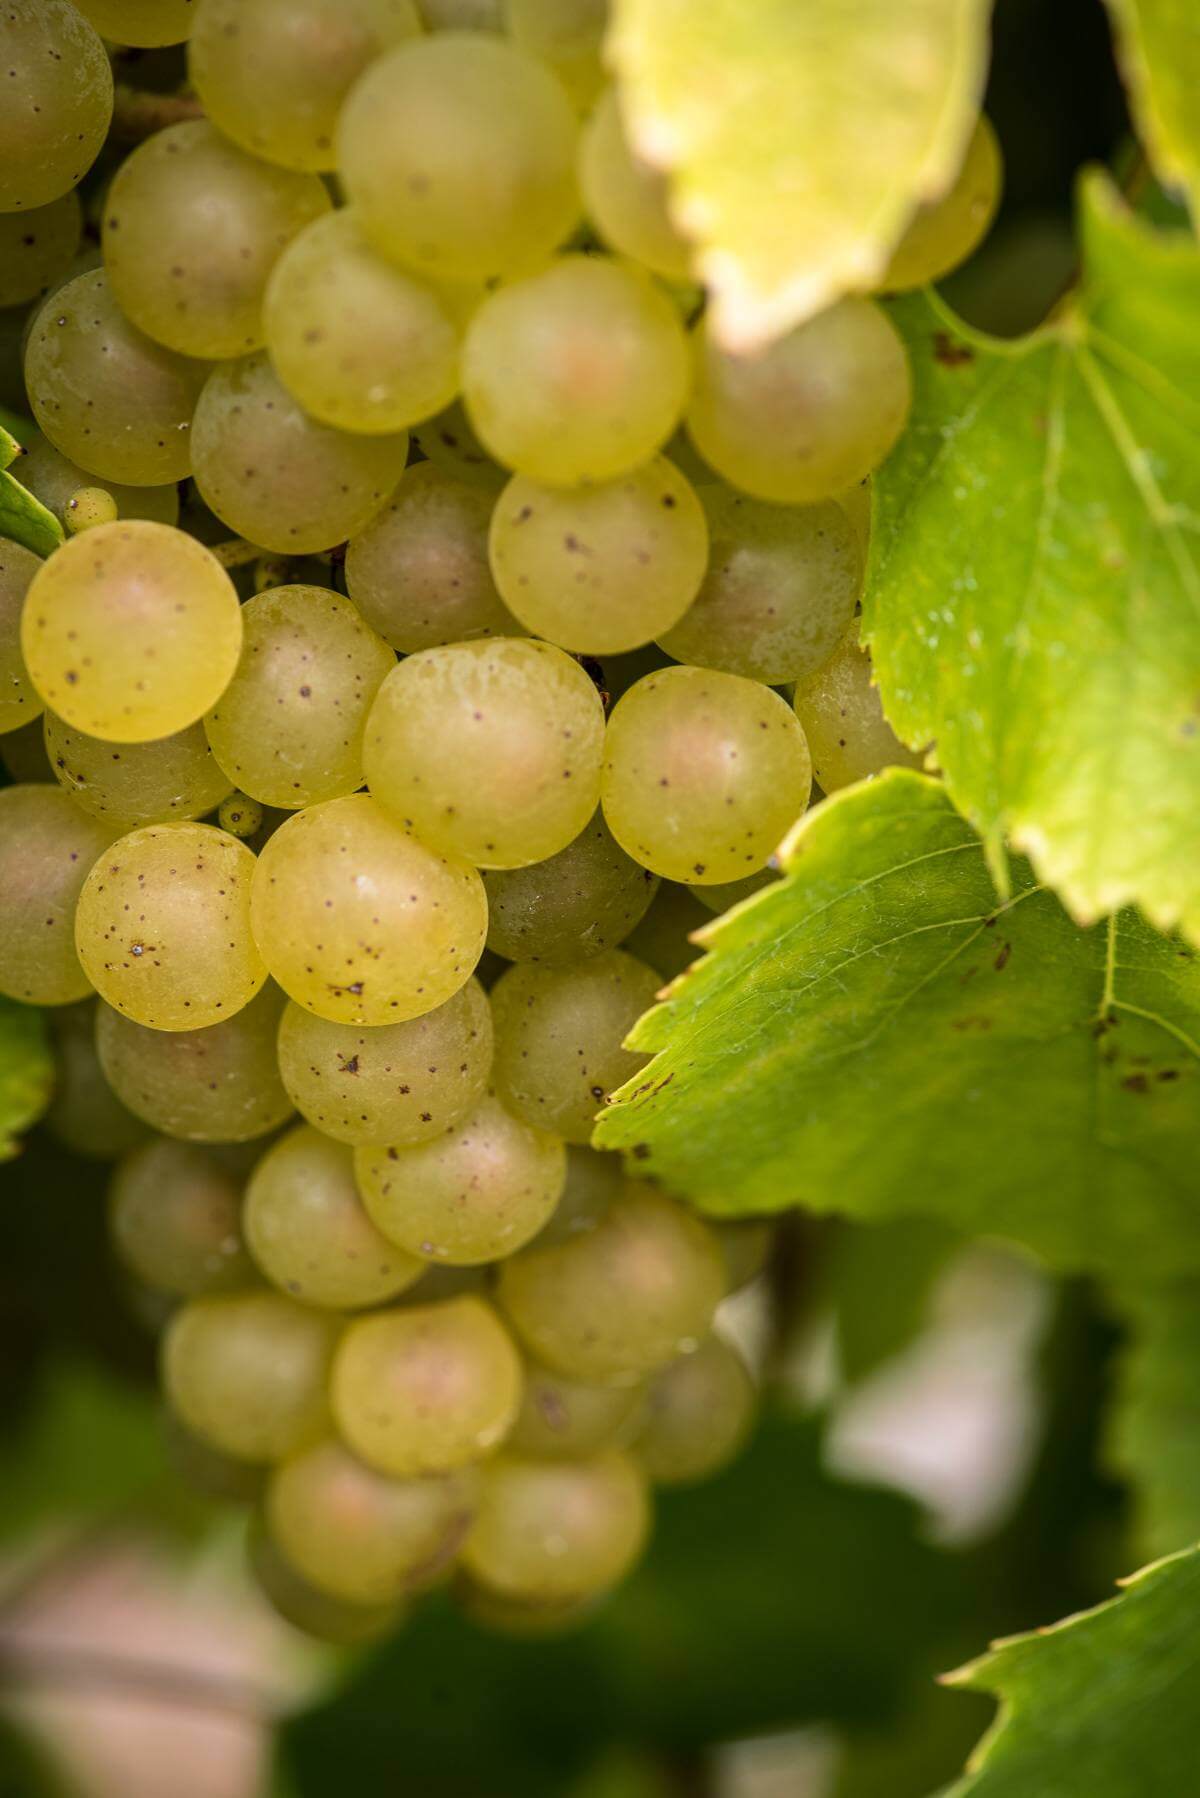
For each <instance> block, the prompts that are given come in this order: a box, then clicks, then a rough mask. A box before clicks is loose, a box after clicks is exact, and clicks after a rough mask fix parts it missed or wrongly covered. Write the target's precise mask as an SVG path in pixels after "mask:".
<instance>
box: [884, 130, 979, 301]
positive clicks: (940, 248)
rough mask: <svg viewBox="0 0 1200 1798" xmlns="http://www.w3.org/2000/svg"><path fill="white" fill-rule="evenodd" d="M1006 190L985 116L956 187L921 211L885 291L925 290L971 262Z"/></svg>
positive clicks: (899, 251) (902, 245)
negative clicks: (933, 282) (961, 265)
mask: <svg viewBox="0 0 1200 1798" xmlns="http://www.w3.org/2000/svg"><path fill="white" fill-rule="evenodd" d="M1003 185H1004V165H1003V159H1002V157H1001V154H1000V145H999V142H998V141H997V138H996V133H995V131H994V130H993V129H992V125H991V122H990V120H989V119H988V118H987V117H986V115H985V114H982V113H981V114H980V116H979V119H978V120H977V122H976V125H975V129H974V131H973V132H972V134H971V141H970V143H969V144H968V145H967V153H966V155H965V156H964V158H963V164H962V167H961V168H960V169H959V171H958V174H957V175H956V176H955V179H954V183H953V185H952V186H951V187H950V188H949V190H948V191H947V192H946V193H944V194H943V195H942V197H941V199H940V200H933V201H932V202H931V203H930V204H929V205H928V206H921V207H918V209H917V212H916V214H915V216H914V217H913V220H912V223H911V224H910V225H909V227H908V229H907V231H906V232H905V233H904V236H903V237H902V238H901V239H900V242H899V243H898V244H897V245H896V248H895V249H894V250H893V252H892V260H891V261H890V262H889V264H888V266H887V270H886V272H885V274H884V276H883V279H882V280H881V281H880V283H879V285H880V287H882V288H884V289H885V290H887V291H888V292H901V293H903V292H905V291H906V290H907V289H908V288H911V287H924V286H925V285H926V283H927V282H930V281H940V280H941V278H942V276H943V275H948V274H949V273H950V271H951V269H954V268H957V267H958V265H959V263H960V262H965V261H966V259H967V257H968V256H969V255H970V254H971V252H972V250H974V249H975V248H976V247H977V246H978V245H979V244H980V243H981V242H982V240H983V238H984V236H985V235H986V233H987V229H988V227H989V225H990V224H991V222H992V220H993V219H994V218H995V216H996V209H997V207H998V206H999V204H1000V191H1001V188H1002V187H1003Z"/></svg>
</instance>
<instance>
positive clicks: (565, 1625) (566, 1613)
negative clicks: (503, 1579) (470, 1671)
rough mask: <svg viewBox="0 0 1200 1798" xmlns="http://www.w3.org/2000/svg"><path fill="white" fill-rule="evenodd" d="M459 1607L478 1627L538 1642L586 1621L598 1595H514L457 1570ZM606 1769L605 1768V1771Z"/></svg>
mask: <svg viewBox="0 0 1200 1798" xmlns="http://www.w3.org/2000/svg"><path fill="white" fill-rule="evenodd" d="M454 1596H455V1600H456V1601H457V1603H458V1607H459V1609H460V1610H461V1611H462V1612H463V1613H464V1615H466V1616H467V1617H469V1618H470V1620H471V1622H472V1623H473V1624H475V1625H476V1626H477V1627H478V1628H479V1629H485V1630H488V1631H489V1632H491V1633H492V1634H494V1635H499V1636H508V1637H510V1638H512V1639H513V1640H514V1641H518V1642H540V1641H543V1640H545V1639H547V1638H553V1637H555V1636H563V1635H569V1634H570V1633H571V1632H572V1631H574V1630H577V1629H579V1627H580V1626H581V1625H582V1624H584V1623H586V1622H587V1621H588V1618H589V1617H590V1615H591V1613H592V1612H593V1611H594V1610H595V1608H596V1605H597V1603H598V1602H599V1598H600V1597H602V1596H603V1595H602V1594H600V1595H592V1596H590V1597H588V1598H558V1599H549V1598H514V1597H512V1596H511V1594H509V1593H500V1592H493V1591H492V1590H491V1588H490V1587H488V1586H480V1585H477V1584H476V1583H475V1581H474V1580H472V1579H468V1578H467V1577H466V1575H465V1574H462V1573H460V1574H459V1576H458V1577H457V1578H456V1580H455V1582H454ZM605 1771H606V1770H605Z"/></svg>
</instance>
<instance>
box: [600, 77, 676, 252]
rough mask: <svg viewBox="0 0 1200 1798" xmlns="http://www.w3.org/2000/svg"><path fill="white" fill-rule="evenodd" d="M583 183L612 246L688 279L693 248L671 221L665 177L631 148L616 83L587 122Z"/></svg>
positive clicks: (601, 226)
mask: <svg viewBox="0 0 1200 1798" xmlns="http://www.w3.org/2000/svg"><path fill="white" fill-rule="evenodd" d="M579 181H580V186H581V187H582V189H583V203H584V206H585V208H586V209H587V213H588V217H589V218H590V219H591V221H592V223H593V225H595V227H596V230H597V231H598V232H599V233H600V236H601V237H602V238H603V239H604V240H605V242H606V243H607V244H608V245H609V246H610V247H611V248H612V249H614V250H616V251H617V252H618V253H619V254H620V255H622V256H630V257H632V258H633V260H634V261H635V262H642V263H644V264H645V265H646V267H647V268H649V269H653V271H654V273H655V274H656V275H662V276H664V277H665V278H666V279H667V280H668V281H686V280H687V279H688V277H689V275H690V274H691V250H690V246H689V245H688V243H687V240H686V239H685V238H683V237H681V236H680V234H679V232H678V231H677V230H676V229H675V226H674V225H673V224H672V222H671V216H670V212H669V210H668V207H667V183H666V178H665V176H663V175H662V174H661V173H660V172H659V171H658V170H657V169H653V168H651V167H650V166H649V165H648V164H647V163H644V162H642V161H641V160H640V159H639V158H638V157H637V156H635V155H634V153H633V151H632V150H631V148H630V146H629V143H628V141H627V139H626V136H625V131H624V127H623V126H622V123H621V108H620V102H619V100H618V98H617V90H616V88H615V87H610V88H609V89H608V90H607V91H606V92H605V93H604V94H602V95H601V97H600V99H599V100H598V101H597V103H596V105H595V107H594V109H593V111H592V115H591V117H590V118H589V120H588V122H587V124H586V125H585V126H584V130H583V139H582V142H581V144H580V153H579Z"/></svg>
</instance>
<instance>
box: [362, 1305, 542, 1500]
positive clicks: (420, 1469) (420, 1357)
mask: <svg viewBox="0 0 1200 1798" xmlns="http://www.w3.org/2000/svg"><path fill="white" fill-rule="evenodd" d="M330 1396H331V1402H332V1405H333V1414H334V1418H335V1420H336V1422H337V1426H338V1429H339V1430H340V1431H341V1433H342V1435H343V1436H344V1438H345V1440H346V1441H347V1443H348V1444H349V1445H350V1447H351V1448H352V1449H353V1450H354V1453H355V1454H356V1455H359V1456H361V1458H362V1459H363V1460H364V1461H366V1462H367V1463H368V1465H369V1466H371V1467H375V1468H378V1469H379V1471H380V1472H381V1473H390V1474H392V1475H393V1476H394V1477H395V1478H397V1479H411V1478H414V1477H415V1476H417V1475H419V1474H427V1473H447V1472H449V1471H450V1470H451V1469H452V1468H455V1467H464V1466H466V1465H467V1464H468V1463H469V1462H472V1461H478V1460H479V1459H481V1457H482V1456H484V1455H486V1454H487V1453H489V1451H490V1450H492V1449H494V1448H495V1447H497V1445H498V1444H499V1443H500V1442H502V1441H503V1439H504V1437H505V1436H506V1435H507V1434H508V1431H509V1430H510V1429H511V1427H512V1423H513V1419H514V1418H515V1417H516V1414H517V1407H518V1405H519V1404H520V1397H521V1363H520V1358H519V1357H518V1355H517V1351H516V1349H515V1348H514V1347H513V1344H512V1340H511V1338H510V1337H509V1334H508V1332H507V1330H506V1329H505V1328H504V1326H503V1324H502V1323H501V1322H500V1320H499V1318H498V1317H497V1316H496V1313H495V1312H494V1311H493V1310H492V1308H491V1306H490V1305H488V1304H486V1303H485V1302H484V1301H483V1300H482V1299H477V1298H460V1299H447V1300H446V1301H445V1302H444V1303H442V1304H440V1305H414V1306H411V1307H406V1308H405V1309H403V1310H398V1311H389V1312H385V1313H382V1314H381V1315H379V1316H377V1317H366V1318H361V1319H358V1320H356V1321H355V1322H354V1323H352V1324H350V1325H349V1326H348V1328H347V1329H346V1332H345V1335H344V1336H343V1338H342V1341H341V1344H340V1346H339V1348H338V1352H337V1356H336V1358H335V1360H334V1366H333V1378H332V1385H331V1393H330Z"/></svg>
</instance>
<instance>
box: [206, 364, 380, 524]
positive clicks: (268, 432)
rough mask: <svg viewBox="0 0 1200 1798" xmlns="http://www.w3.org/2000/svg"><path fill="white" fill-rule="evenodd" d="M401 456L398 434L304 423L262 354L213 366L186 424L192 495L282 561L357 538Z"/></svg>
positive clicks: (312, 420) (303, 414)
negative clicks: (189, 425) (189, 430)
mask: <svg viewBox="0 0 1200 1798" xmlns="http://www.w3.org/2000/svg"><path fill="white" fill-rule="evenodd" d="M407 454H408V438H407V436H406V435H405V433H404V432H403V431H401V432H399V433H398V434H396V435H393V436H389V437H364V436H362V435H352V434H351V433H350V432H349V431H335V430H334V429H333V427H332V426H331V425H323V424H321V423H320V422H319V421H318V420H317V419H315V418H310V417H309V416H308V414H307V413H306V412H304V411H303V410H302V409H301V407H300V406H299V405H298V404H297V403H296V401H295V400H294V399H293V398H292V397H291V395H290V394H289V393H288V392H287V389H286V388H285V387H284V386H283V385H282V383H281V382H280V380H279V377H278V376H277V375H276V373H275V371H274V369H273V368H272V367H271V364H270V362H269V361H268V360H267V357H266V356H265V355H258V356H247V357H246V358H244V360H242V361H241V362H227V363H222V365H221V366H220V367H219V368H215V369H214V370H213V372H212V374H211V375H210V376H209V378H208V380H207V381H206V382H205V385H204V390H203V392H202V393H201V395H200V402H199V404H198V405H197V407H196V414H195V418H194V420H193V423H192V462H193V465H194V468H195V474H196V485H197V486H198V488H199V489H200V493H201V497H202V498H203V499H204V500H205V502H206V503H207V504H208V505H210V506H211V507H212V509H213V511H214V512H215V513H216V514H217V517H218V518H221V519H223V520H224V522H225V523H226V524H227V525H228V526H229V527H230V529H231V530H234V531H236V532H237V533H238V535H239V536H242V537H248V538H249V539H250V541H251V542H252V543H260V544H262V546H263V547H264V548H265V549H274V550H278V551H279V552H280V553H281V554H287V555H309V554H311V553H312V552H313V551H315V550H321V549H328V548H329V547H330V546H331V544H335V543H341V542H342V540H343V539H344V538H346V537H352V536H353V535H354V534H355V532H356V531H361V530H362V528H363V526H364V525H365V524H366V523H367V521H368V520H369V519H370V518H371V517H373V515H374V514H375V513H376V512H377V511H378V510H379V508H380V506H381V505H382V504H383V502H384V501H385V500H386V499H387V497H388V495H389V494H390V493H391V491H392V488H393V487H394V486H395V485H396V482H397V481H398V480H399V479H400V476H401V475H402V474H403V473H404V461H405V457H406V456H407Z"/></svg>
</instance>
